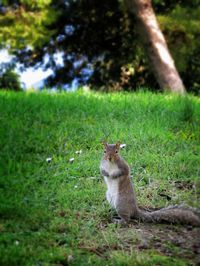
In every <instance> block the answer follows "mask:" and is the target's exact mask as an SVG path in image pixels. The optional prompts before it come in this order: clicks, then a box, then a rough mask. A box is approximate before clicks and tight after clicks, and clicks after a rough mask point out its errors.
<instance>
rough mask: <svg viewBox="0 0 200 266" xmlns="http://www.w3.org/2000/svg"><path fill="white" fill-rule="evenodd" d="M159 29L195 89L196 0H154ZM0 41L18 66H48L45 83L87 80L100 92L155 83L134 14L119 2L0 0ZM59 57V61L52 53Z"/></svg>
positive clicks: (199, 81) (198, 65) (198, 83)
mask: <svg viewBox="0 0 200 266" xmlns="http://www.w3.org/2000/svg"><path fill="white" fill-rule="evenodd" d="M153 7H154V10H155V11H156V15H157V18H158V20H159V23H160V26H161V28H162V31H163V33H164V35H165V37H166V39H167V42H168V45H169V47H170V51H171V53H172V54H173V57H174V59H175V63H176V66H177V68H178V70H179V72H180V74H181V77H182V78H183V81H184V83H185V86H186V87H187V89H188V90H191V91H194V92H196V93H197V92H198V91H199V89H200V59H199V58H200V57H199V54H200V49H199V47H200V36H199V35H200V33H199V28H200V22H199V17H200V6H199V0H195V1H189V0H187V1H186V0H179V1H171V0H170V1H166V0H154V1H153ZM0 23H1V33H0V43H1V48H3V47H7V48H8V49H9V51H10V53H12V54H14V55H15V56H16V58H17V60H18V61H19V62H21V63H22V65H23V67H29V66H35V67H38V66H42V67H43V68H44V69H47V68H51V69H52V70H53V73H54V74H53V75H52V76H50V77H49V78H48V79H47V84H48V85H62V84H66V83H70V82H71V81H72V80H73V79H74V78H76V79H77V80H78V81H79V83H80V84H85V83H86V82H87V83H90V84H92V85H93V86H92V87H93V88H96V89H103V90H120V89H121V88H122V89H126V90H129V89H135V88H137V87H138V86H148V87H151V88H154V89H158V84H157V82H156V80H155V78H154V76H153V74H152V71H151V68H150V67H149V65H148V61H147V56H146V53H145V49H144V48H143V46H142V45H141V42H140V40H139V38H138V33H137V31H136V26H135V18H134V17H132V16H130V15H129V14H128V13H127V10H126V9H125V7H124V3H123V1H120V0H110V1H106V0H102V1H98V0H79V1H73V0H69V1H64V0H57V1H54V0H40V1H35V0H21V1H6V0H5V1H2V5H1V7H0ZM58 54H60V55H61V56H62V62H60V61H58V60H57V55H58Z"/></svg>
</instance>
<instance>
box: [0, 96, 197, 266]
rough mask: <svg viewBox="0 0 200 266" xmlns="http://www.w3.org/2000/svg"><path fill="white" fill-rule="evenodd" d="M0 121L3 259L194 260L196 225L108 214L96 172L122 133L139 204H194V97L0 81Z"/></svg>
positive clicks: (35, 262) (147, 262)
mask: <svg viewBox="0 0 200 266" xmlns="http://www.w3.org/2000/svg"><path fill="white" fill-rule="evenodd" d="M0 125H1V126H0V265H3V266H6V265H57V266H61V265H170V266H171V265H188V264H189V263H190V265H195V264H196V263H198V262H199V256H200V255H199V253H200V250H199V246H198V245H199V242H198V241H199V239H200V234H199V233H200V229H198V228H191V227H186V226H177V225H176V226H175V225H144V224H138V223H135V224H132V225H130V227H120V226H117V225H115V224H113V223H112V221H111V217H112V214H111V212H110V210H109V206H108V205H107V203H106V201H105V191H106V187H105V184H104V182H103V180H102V177H101V176H100V174H99V161H100V159H101V156H102V145H101V140H103V139H107V140H108V142H115V141H118V140H119V141H121V142H122V143H126V144H127V146H126V148H125V149H123V150H122V152H121V153H122V155H123V157H124V158H125V159H126V160H127V161H128V163H129V164H130V166H131V172H132V173H131V174H132V176H133V179H134V182H135V188H136V192H137V197H138V202H139V205H141V206H145V207H160V206H166V205H172V204H176V203H181V202H185V203H187V204H189V205H191V206H195V207H197V206H199V196H200V182H199V176H200V168H199V166H200V155H199V152H200V145H199V144H200V99H199V98H197V97H193V96H188V97H182V98H181V97H178V96H172V95H161V94H157V95H156V94H152V93H147V92H138V93H135V94H121V93H120V94H107V95H106V94H98V93H84V92H78V93H66V94H64V93H58V94H48V93H11V92H4V91H1V92H0ZM79 150H82V153H81V154H77V153H76V151H79ZM47 158H52V160H51V161H50V162H47ZM70 158H74V162H73V163H70V162H69V160H70Z"/></svg>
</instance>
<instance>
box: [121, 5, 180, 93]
mask: <svg viewBox="0 0 200 266" xmlns="http://www.w3.org/2000/svg"><path fill="white" fill-rule="evenodd" d="M125 3H126V7H127V9H128V11H129V12H132V13H134V15H135V17H136V19H137V24H138V25H137V26H138V31H139V34H140V36H141V39H142V41H143V43H144V46H145V49H146V51H147V55H148V57H149V61H150V65H151V67H152V70H153V73H154V75H155V78H156V80H157V82H158V84H159V86H160V87H161V88H162V89H163V90H169V91H172V92H177V93H180V94H183V93H184V92H185V88H184V85H183V82H182V80H181V78H180V76H179V74H178V71H177V70H176V67H175V64H174V60H173V58H172V56H171V54H170V52H169V50H168V47H167V43H166V41H165V38H164V36H163V34H162V32H161V30H160V27H159V25H158V22H157V19H156V16H155V13H154V10H153V8H152V4H151V0H125Z"/></svg>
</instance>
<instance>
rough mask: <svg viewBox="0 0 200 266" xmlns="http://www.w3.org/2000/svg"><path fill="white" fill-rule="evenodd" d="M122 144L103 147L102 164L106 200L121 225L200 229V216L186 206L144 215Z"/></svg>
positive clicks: (177, 206)
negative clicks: (162, 224) (174, 225)
mask: <svg viewBox="0 0 200 266" xmlns="http://www.w3.org/2000/svg"><path fill="white" fill-rule="evenodd" d="M119 151H120V143H119V142H117V143H116V144H108V143H104V155H103V157H102V160H101V162H100V172H101V174H102V176H103V177H104V180H105V182H106V185H107V192H106V199H107V201H108V202H109V204H110V206H111V207H112V208H113V209H115V210H116V212H117V214H118V218H117V219H116V220H115V221H116V222H118V223H124V224H126V223H128V222H130V220H132V219H138V220H141V221H144V222H167V223H181V224H190V225H194V226H200V212H199V211H198V210H196V209H194V208H191V207H184V206H183V205H175V206H169V207H167V208H162V209H159V210H156V211H152V212H149V211H144V210H141V209H140V208H139V207H138V204H137V200H136V195H135V191H134V187H133V183H132V181H131V177H130V168H129V166H128V164H127V162H126V161H125V160H124V159H123V158H122V157H121V156H120V155H119Z"/></svg>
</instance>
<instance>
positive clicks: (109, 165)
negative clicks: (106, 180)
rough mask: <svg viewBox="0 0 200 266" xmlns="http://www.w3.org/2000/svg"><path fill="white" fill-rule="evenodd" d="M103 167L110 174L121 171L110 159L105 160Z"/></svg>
mask: <svg viewBox="0 0 200 266" xmlns="http://www.w3.org/2000/svg"><path fill="white" fill-rule="evenodd" d="M103 169H104V170H105V171H106V172H107V173H108V174H109V175H114V174H115V173H117V172H118V171H119V168H118V166H117V164H115V163H112V162H109V161H104V162H103Z"/></svg>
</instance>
